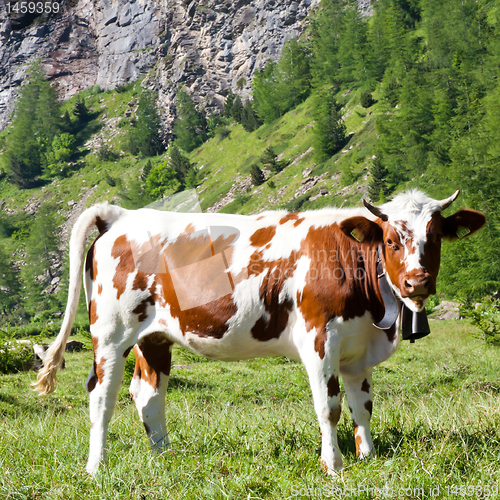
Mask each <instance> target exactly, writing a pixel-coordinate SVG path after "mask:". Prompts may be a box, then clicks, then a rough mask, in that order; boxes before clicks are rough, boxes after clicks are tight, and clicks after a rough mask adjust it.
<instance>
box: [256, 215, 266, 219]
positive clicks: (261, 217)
mask: <svg viewBox="0 0 500 500" xmlns="http://www.w3.org/2000/svg"><path fill="white" fill-rule="evenodd" d="M263 218H264V216H263V215H259V216H258V217H257V218H256V219H255V220H262V219H263Z"/></svg>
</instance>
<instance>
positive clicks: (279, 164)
mask: <svg viewBox="0 0 500 500" xmlns="http://www.w3.org/2000/svg"><path fill="white" fill-rule="evenodd" d="M260 161H261V163H262V165H263V166H264V167H265V168H267V169H268V170H270V171H271V172H273V173H275V174H277V173H278V172H281V171H282V170H283V169H284V168H285V167H286V162H285V161H283V160H281V161H280V160H278V155H277V154H276V153H275V152H274V149H273V147H272V146H269V147H268V148H266V150H265V151H264V154H263V155H262V157H261V159H260Z"/></svg>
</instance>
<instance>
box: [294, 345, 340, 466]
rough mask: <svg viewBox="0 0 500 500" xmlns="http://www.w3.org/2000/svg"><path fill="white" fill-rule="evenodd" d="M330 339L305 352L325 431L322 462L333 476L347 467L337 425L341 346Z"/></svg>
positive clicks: (315, 398)
mask: <svg viewBox="0 0 500 500" xmlns="http://www.w3.org/2000/svg"><path fill="white" fill-rule="evenodd" d="M331 340H332V339H329V340H328V341H327V342H324V344H323V346H324V347H321V348H319V349H318V347H317V345H318V344H317V343H315V345H316V348H315V346H314V345H311V344H308V345H307V346H304V347H303V349H301V350H300V351H301V352H300V354H301V359H302V362H303V363H304V365H305V367H306V370H307V374H308V376H309V383H310V384H311V391H312V394H313V400H314V409H315V410H316V414H317V416H318V421H319V426H320V429H321V461H322V463H323V465H324V467H325V468H326V471H327V472H328V473H329V474H335V473H336V472H337V471H339V470H341V469H342V467H343V463H342V454H341V453H340V448H339V444H338V440H337V424H338V421H339V420H340V415H341V412H342V407H341V400H340V387H339V352H340V351H339V349H338V347H339V346H338V344H336V343H335V345H333V344H334V342H331Z"/></svg>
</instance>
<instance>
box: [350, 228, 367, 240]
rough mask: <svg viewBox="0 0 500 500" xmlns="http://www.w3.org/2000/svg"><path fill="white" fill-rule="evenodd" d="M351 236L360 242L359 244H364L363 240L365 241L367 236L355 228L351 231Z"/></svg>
mask: <svg viewBox="0 0 500 500" xmlns="http://www.w3.org/2000/svg"><path fill="white" fill-rule="evenodd" d="M351 236H352V237H353V238H354V239H355V240H356V241H357V242H358V243H362V242H363V240H364V239H365V236H364V234H363V233H362V232H361V231H360V230H359V229H358V228H357V227H355V228H354V229H353V230H352V231H351Z"/></svg>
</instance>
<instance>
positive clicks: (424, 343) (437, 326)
mask: <svg viewBox="0 0 500 500" xmlns="http://www.w3.org/2000/svg"><path fill="white" fill-rule="evenodd" d="M431 328H432V330H433V333H432V334H431V335H430V336H429V337H427V338H426V339H423V340H420V341H417V342H416V343H415V344H409V343H406V342H405V343H403V344H402V346H401V348H400V349H399V350H398V352H397V353H396V354H395V355H394V356H393V357H392V358H390V359H389V360H388V361H386V362H385V363H383V364H382V365H380V366H379V367H378V368H376V370H375V374H374V393H375V396H374V413H373V419H372V429H373V437H374V443H375V447H376V449H377V453H378V458H377V459H372V460H367V461H364V462H358V461H357V460H356V458H355V449H354V438H353V429H352V423H351V421H350V418H349V415H348V414H349V412H348V410H347V411H346V408H347V405H346V403H345V402H344V411H343V416H342V419H341V421H340V423H339V442H340V446H341V449H342V452H343V455H344V463H345V470H344V471H343V472H342V473H341V474H340V475H339V476H338V477H336V478H332V477H329V476H326V475H325V474H324V472H323V471H322V469H321V467H320V463H319V447H320V435H319V427H318V424H317V420H316V415H315V413H314V409H313V403H312V397H311V393H310V389H309V384H308V380H307V377H306V374H305V371H304V368H303V367H302V365H300V364H298V363H295V362H291V361H289V360H287V359H284V358H269V359H261V360H252V361H247V362H239V363H223V362H214V361H208V360H205V359H204V358H200V357H198V356H194V355H192V354H190V353H188V352H187V351H184V350H181V349H179V348H176V349H175V350H174V360H173V362H174V364H176V365H184V367H182V368H179V367H177V368H174V369H173V371H172V377H171V383H170V386H169V389H168V393H167V426H168V429H169V434H170V439H171V441H172V450H171V451H169V452H166V453H163V454H161V455H160V454H152V453H151V452H150V450H149V446H148V443H147V439H146V434H145V432H144V429H143V427H142V425H141V424H140V422H139V419H138V416H137V414H136V410H135V406H134V405H133V403H132V401H131V400H130V398H129V396H128V388H127V385H128V381H129V380H130V370H128V371H127V373H126V380H125V384H126V385H124V386H123V389H122V391H121V393H120V396H119V401H118V405H117V408H116V411H115V414H114V417H113V420H112V422H111V425H110V433H109V441H108V444H109V461H108V464H107V466H106V467H102V468H101V471H100V472H99V473H98V475H97V477H96V478H90V477H89V476H88V475H87V474H86V472H85V470H84V468H85V463H86V459H87V445H88V436H89V428H90V424H89V420H88V416H87V394H86V391H85V388H84V382H85V380H86V377H87V374H88V370H89V368H90V365H91V360H92V353H91V352H82V353H74V354H67V355H66V370H64V371H62V372H59V386H58V388H57V390H56V392H55V393H54V394H53V395H51V396H47V397H43V398H41V397H38V396H37V395H36V394H35V393H34V392H33V391H32V389H31V387H30V386H29V383H30V382H32V381H33V380H34V378H35V374H34V373H33V372H30V373H21V374H14V375H2V376H0V415H1V419H0V470H1V471H2V473H1V474H0V498H2V499H3V498H5V499H45V498H46V499H65V500H67V499H73V498H74V499H81V498H86V499H89V500H90V499H101V498H104V499H115V498H116V499H167V498H172V499H200V498H203V499H205V498H214V499H224V498H228V499H229V498H230V499H257V498H266V499H267V498H269V499H271V498H272V499H274V498H328V497H329V496H331V497H333V498H342V497H346V498H361V499H363V498H367V499H368V498H369V499H372V498H430V497H431V494H432V493H434V494H435V495H434V497H435V498H452V497H457V496H458V497H468V498H487V497H488V495H484V491H485V490H486V486H488V487H489V488H494V487H495V485H500V471H499V463H500V412H499V409H500V356H499V354H500V350H499V348H495V347H488V346H487V345H485V344H484V342H483V341H482V340H480V339H479V338H476V337H474V336H473V335H472V332H473V328H472V327H471V326H469V325H468V324H466V323H464V322H461V321H445V322H438V321H436V322H433V323H432V324H431ZM130 361H132V360H130ZM186 365H187V366H186ZM131 366H132V365H131V364H130V366H129V368H130V367H131ZM127 379H128V380H127ZM384 487H385V488H389V489H387V490H385V493H386V494H382V493H381V492H380V491H378V492H377V491H376V490H375V488H384ZM460 487H462V493H465V495H460V494H459V493H457V494H456V495H455V494H453V492H454V491H455V492H460ZM307 488H310V490H309V491H308V490H307ZM333 488H339V489H340V490H341V491H342V494H335V492H334V490H333ZM400 488H405V492H404V493H401V492H400V491H399V489H400ZM418 488H423V491H424V494H423V495H422V493H421V492H419V491H418V490H416V489H418ZM454 488H456V490H455V489H454ZM465 488H469V489H468V490H467V489H465ZM472 488H474V489H472ZM391 489H392V490H391ZM438 489H439V491H438ZM467 492H469V494H467ZM470 492H473V493H474V494H473V495H471V494H470ZM481 492H482V493H483V494H481ZM486 492H488V491H487V490H486ZM437 493H439V494H437ZM478 493H479V494H478ZM436 494H437V495H436ZM494 497H496V498H498V495H495V496H491V498H494Z"/></svg>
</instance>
